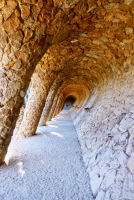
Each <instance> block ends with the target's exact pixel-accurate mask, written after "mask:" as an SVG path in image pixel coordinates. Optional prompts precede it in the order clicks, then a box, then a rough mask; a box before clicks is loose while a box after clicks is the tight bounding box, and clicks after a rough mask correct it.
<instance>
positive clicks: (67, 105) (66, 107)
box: [63, 96, 76, 110]
mask: <svg viewBox="0 0 134 200" xmlns="http://www.w3.org/2000/svg"><path fill="white" fill-rule="evenodd" d="M75 100H76V99H75V97H73V96H69V97H67V98H66V100H65V103H64V106H63V110H70V109H71V107H72V106H73V104H74V103H75Z"/></svg>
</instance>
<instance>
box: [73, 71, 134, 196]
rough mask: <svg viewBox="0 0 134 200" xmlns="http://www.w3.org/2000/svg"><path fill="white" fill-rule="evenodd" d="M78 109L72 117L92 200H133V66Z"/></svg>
mask: <svg viewBox="0 0 134 200" xmlns="http://www.w3.org/2000/svg"><path fill="white" fill-rule="evenodd" d="M80 109H81V112H80V113H79V115H75V114H74V112H72V118H73V120H74V124H75V127H76V130H77V132H78V135H79V140H80V143H81V148H82V152H83V159H84V162H85V164H86V166H87V171H88V173H89V175H90V178H91V182H90V184H91V188H92V192H93V195H94V197H95V200H134V69H133V68H131V69H130V70H129V72H126V73H124V75H122V76H120V77H119V76H118V77H115V78H114V79H113V80H112V79H111V81H109V82H108V83H107V84H106V85H105V87H103V88H102V90H101V91H100V92H99V95H97V93H94V96H92V98H91V100H89V101H88V103H87V104H86V106H85V107H83V108H80Z"/></svg>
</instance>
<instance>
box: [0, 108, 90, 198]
mask: <svg viewBox="0 0 134 200" xmlns="http://www.w3.org/2000/svg"><path fill="white" fill-rule="evenodd" d="M6 160H7V162H8V160H9V166H6V165H3V166H1V167H0V200H92V199H93V198H92V195H91V192H90V185H89V182H90V181H89V177H88V174H87V173H86V168H85V166H84V163H83V161H82V156H81V149H80V145H79V142H78V139H77V134H76V132H75V129H74V126H73V123H72V121H71V118H70V116H69V114H68V112H67V111H62V112H61V113H60V114H59V115H58V116H57V117H56V118H54V119H53V120H52V121H51V122H48V126H46V127H38V129H37V134H36V135H35V136H33V137H30V138H25V139H22V140H21V141H12V143H11V145H10V147H9V153H8V156H7V158H6Z"/></svg>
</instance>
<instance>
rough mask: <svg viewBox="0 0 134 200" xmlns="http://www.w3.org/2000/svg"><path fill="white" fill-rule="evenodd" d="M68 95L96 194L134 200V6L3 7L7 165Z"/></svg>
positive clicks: (33, 3) (102, 0)
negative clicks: (13, 149)
mask: <svg viewBox="0 0 134 200" xmlns="http://www.w3.org/2000/svg"><path fill="white" fill-rule="evenodd" d="M28 87H30V94H29V97H28V101H27V104H26V107H25V110H24V112H22V110H21V112H20V108H21V107H23V108H24V105H23V104H24V96H25V94H26V91H27V89H28ZM69 96H72V97H73V98H75V99H76V101H75V103H74V105H73V107H72V108H71V110H70V112H71V116H72V119H73V122H74V125H75V128H76V130H77V133H78V136H79V140H80V144H81V148H82V153H83V159H84V162H85V165H86V166H87V171H88V173H89V176H90V184H91V189H92V192H93V195H94V196H96V197H97V196H98V198H96V199H97V200H100V199H103V200H134V1H133V0H0V164H2V163H3V162H4V159H5V155H6V153H7V148H8V146H9V144H10V141H11V137H12V134H13V130H14V128H15V124H16V121H17V119H18V116H19V112H20V113H21V114H23V116H21V117H19V119H20V118H21V120H19V122H17V124H16V129H17V131H16V132H17V133H16V134H17V137H18V138H21V137H28V136H32V135H34V133H35V131H36V128H37V126H38V124H40V125H46V122H47V121H48V120H51V118H52V117H54V116H56V115H57V114H58V113H59V112H60V111H61V109H62V108H63V105H64V102H65V100H66V99H67V98H68V97H69ZM18 123H19V124H18ZM111 174H112V177H113V178H111V176H110V175H111ZM109 177H110V178H109Z"/></svg>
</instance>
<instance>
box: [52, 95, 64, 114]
mask: <svg viewBox="0 0 134 200" xmlns="http://www.w3.org/2000/svg"><path fill="white" fill-rule="evenodd" d="M61 104H62V99H61V96H60V97H59V98H58V100H57V104H56V106H55V109H54V111H53V116H52V117H55V116H56V115H57V114H58V113H59V112H60V109H61Z"/></svg>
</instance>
